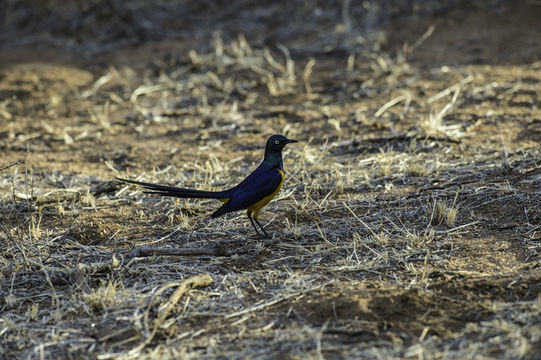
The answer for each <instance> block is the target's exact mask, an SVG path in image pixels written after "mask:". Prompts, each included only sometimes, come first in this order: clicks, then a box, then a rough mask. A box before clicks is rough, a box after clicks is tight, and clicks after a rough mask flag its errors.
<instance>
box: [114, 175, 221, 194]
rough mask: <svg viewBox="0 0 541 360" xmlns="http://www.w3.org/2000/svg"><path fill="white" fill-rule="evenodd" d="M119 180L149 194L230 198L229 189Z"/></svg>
mask: <svg viewBox="0 0 541 360" xmlns="http://www.w3.org/2000/svg"><path fill="white" fill-rule="evenodd" d="M116 179H117V180H119V181H122V182H126V183H130V184H135V185H140V186H142V187H144V188H145V189H147V191H145V193H147V194H157V195H162V196H172V197H179V198H199V199H203V198H204V199H227V198H229V191H227V190H225V191H203V190H193V189H184V188H178V187H174V186H166V185H158V184H151V183H146V182H141V181H135V180H128V179H121V178H116Z"/></svg>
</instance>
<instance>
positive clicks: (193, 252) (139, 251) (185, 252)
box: [128, 245, 231, 259]
mask: <svg viewBox="0 0 541 360" xmlns="http://www.w3.org/2000/svg"><path fill="white" fill-rule="evenodd" d="M156 255H158V256H159V255H162V256H163V255H165V256H201V255H203V256H231V254H230V253H228V252H227V251H226V249H225V248H224V247H221V246H216V247H211V248H198V249H194V248H153V247H150V246H146V245H145V246H140V247H137V248H135V249H133V250H132V251H131V252H130V253H129V254H128V258H130V259H131V258H135V257H147V256H156Z"/></svg>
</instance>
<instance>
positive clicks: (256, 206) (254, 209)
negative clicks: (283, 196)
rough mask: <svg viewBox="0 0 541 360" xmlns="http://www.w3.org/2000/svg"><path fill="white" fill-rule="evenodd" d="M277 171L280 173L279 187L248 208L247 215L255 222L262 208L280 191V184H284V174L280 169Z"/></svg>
mask: <svg viewBox="0 0 541 360" xmlns="http://www.w3.org/2000/svg"><path fill="white" fill-rule="evenodd" d="M278 171H279V172H280V175H282V181H280V185H278V187H277V188H276V190H274V191H273V192H272V194H270V195H267V196H265V197H264V198H263V199H261V200H259V201H258V202H256V203H254V204H253V205H250V206H249V207H248V213H250V214H251V215H252V216H253V217H254V218H255V219H256V220H257V219H258V218H259V212H260V211H261V209H262V208H263V206H265V205H267V204H268V203H269V202H270V201H271V200H272V199H273V198H274V197H275V196H276V194H278V193H279V192H280V189H282V184H283V183H284V172H283V171H282V170H280V169H278Z"/></svg>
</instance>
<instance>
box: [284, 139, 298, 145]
mask: <svg viewBox="0 0 541 360" xmlns="http://www.w3.org/2000/svg"><path fill="white" fill-rule="evenodd" d="M296 142H298V141H297V140H293V139H287V140H286V144H291V143H296Z"/></svg>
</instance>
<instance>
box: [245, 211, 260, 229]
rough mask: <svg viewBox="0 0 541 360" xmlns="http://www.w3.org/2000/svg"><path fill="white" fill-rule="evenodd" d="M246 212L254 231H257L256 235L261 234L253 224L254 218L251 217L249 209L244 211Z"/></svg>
mask: <svg viewBox="0 0 541 360" xmlns="http://www.w3.org/2000/svg"><path fill="white" fill-rule="evenodd" d="M246 214H247V215H248V219H250V222H251V223H252V226H253V227H254V229H255V232H256V233H257V235H261V234H260V233H259V230H257V226H255V223H254V219H253V218H252V214H251V212H250V210H248V211H247V212H246ZM256 221H257V220H256ZM260 226H261V225H260Z"/></svg>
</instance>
